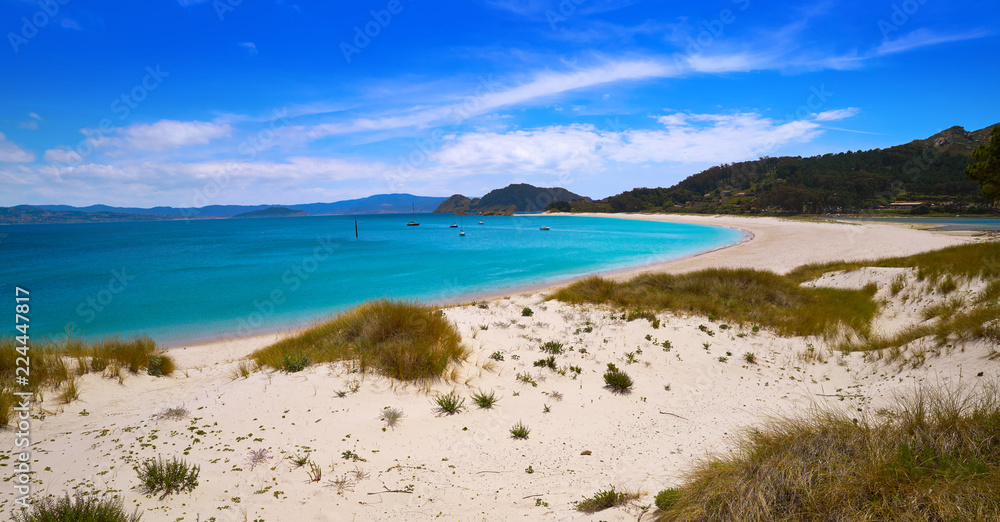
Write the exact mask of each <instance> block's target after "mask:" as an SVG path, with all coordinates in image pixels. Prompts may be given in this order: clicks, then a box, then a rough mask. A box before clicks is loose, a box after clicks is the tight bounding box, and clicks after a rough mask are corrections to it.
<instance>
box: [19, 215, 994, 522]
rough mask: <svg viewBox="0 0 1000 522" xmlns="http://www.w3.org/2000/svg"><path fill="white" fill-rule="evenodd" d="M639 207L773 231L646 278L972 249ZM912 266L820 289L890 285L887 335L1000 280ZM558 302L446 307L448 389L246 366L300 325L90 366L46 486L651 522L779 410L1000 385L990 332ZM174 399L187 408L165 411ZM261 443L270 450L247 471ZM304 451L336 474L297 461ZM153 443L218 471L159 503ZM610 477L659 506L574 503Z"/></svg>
mask: <svg viewBox="0 0 1000 522" xmlns="http://www.w3.org/2000/svg"><path fill="white" fill-rule="evenodd" d="M617 217H621V218H625V219H628V218H634V217H633V216H617ZM638 218H639V219H668V218H669V219H678V220H680V219H684V220H688V219H690V220H692V221H695V222H699V223H703V222H712V223H719V224H722V223H725V224H727V225H728V226H731V227H734V228H744V227H745V228H746V229H748V230H750V231H751V232H752V233H753V234H754V236H753V239H750V240H746V241H743V242H741V243H736V244H733V245H730V246H727V247H724V248H718V249H715V250H712V251H709V252H703V253H700V254H697V255H693V256H689V257H686V258H684V259H679V260H673V261H670V262H667V263H660V264H656V265H653V266H651V267H643V268H632V269H630V270H631V272H633V273H634V272H637V271H639V272H641V271H649V270H664V271H685V270H695V269H701V268H710V267H720V266H744V265H752V266H753V267H754V268H758V269H766V270H773V271H776V272H780V271H787V270H789V269H790V268H788V267H793V268H794V266H798V265H800V264H802V263H803V262H810V261H830V260H836V259H840V258H844V257H847V258H857V259H863V258H866V257H878V254H884V255H883V257H884V256H889V255H896V254H897V253H915V252H919V251H927V250H932V249H935V248H941V247H943V246H948V245H952V244H963V243H967V242H969V241H973V239H972V238H961V237H954V236H949V235H941V234H936V233H933V232H925V231H919V230H908V229H900V228H897V227H890V226H885V225H874V226H867V225H864V226H850V225H843V224H825V223H821V224H816V223H802V222H794V221H781V220H771V219H766V218H764V219H761V220H758V219H756V218H743V219H737V218H711V217H701V216H668V217H664V216H638ZM713 220H714V221H713ZM800 243H801V244H800ZM909 272H910V269H906V268H882V269H863V270H859V271H854V272H848V273H830V274H827V275H825V276H824V277H822V278H820V279H817V280H815V281H812V282H809V283H806V285H816V286H824V287H827V288H860V287H863V286H865V285H867V284H871V283H874V284H875V285H876V286H877V287H878V288H879V290H878V293H877V295H876V296H875V299H876V300H879V301H882V302H885V303H886V305H885V306H886V310H885V313H884V314H883V315H882V316H880V317H879V318H877V319H876V324H875V325H873V327H874V328H878V329H884V328H891V329H894V330H898V328H899V327H900V325H901V324H903V323H906V322H911V323H912V321H913V320H916V321H919V320H920V310H919V309H918V308H916V307H914V305H913V303H914V301H912V300H910V301H908V300H907V299H906V298H905V297H903V295H906V294H909V295H914V296H919V299H920V302H921V304H920V306H921V307H923V306H931V305H934V304H935V303H941V302H944V300H945V299H950V298H963V299H968V300H971V299H973V298H974V296H975V295H977V294H976V292H978V291H979V290H980V289H981V287H977V286H976V283H975V282H974V281H966V282H961V283H959V285H958V287H957V288H956V289H955V290H954V291H953V292H952V293H951V294H950V296H948V297H945V296H944V295H943V294H940V295H933V294H930V295H928V294H925V293H923V290H922V289H923V288H924V287H925V286H926V285H925V283H923V282H921V281H919V280H917V278H916V276H915V275H914V274H910V273H909ZM908 274H909V275H908ZM629 276H630V274H629V272H622V273H619V274H616V275H615V276H614V277H629ZM900 276H904V278H908V279H907V281H908V282H907V286H906V288H904V289H903V290H902V292H901V293H900V295H899V296H898V297H894V296H895V295H896V294H890V289H889V287H890V285H891V284H894V281H896V280H898V278H899V277H900ZM564 284H566V283H565V282H564V283H560V284H559V285H553V286H551V287H549V288H553V287H558V286H561V285H564ZM545 297H546V291H545V289H533V290H529V291H523V292H520V293H513V292H510V293H505V295H504V296H502V297H495V298H492V299H489V300H487V301H486V302H482V301H480V302H479V303H476V304H455V305H451V306H448V307H445V308H443V314H444V315H445V317H446V318H447V319H448V320H449V321H450V322H451V323H452V324H453V325H454V326H455V328H456V330H457V332H458V333H459V335H460V336H461V338H462V343H463V344H464V345H465V346H466V347H467V348H468V349H469V351H470V354H469V356H468V358H467V359H466V360H464V361H463V362H461V363H456V364H453V365H452V366H451V367H450V368H449V370H448V371H447V372H446V374H445V375H446V377H445V378H444V379H442V380H439V381H434V382H427V383H402V382H399V381H394V380H392V379H388V378H385V377H383V376H381V375H378V374H365V373H359V372H357V371H356V369H355V368H354V367H353V366H352V365H351V364H349V363H326V364H313V365H310V366H308V367H306V368H305V369H304V370H303V371H300V372H296V373H285V372H282V371H276V370H265V371H251V372H249V373H246V374H242V373H241V372H240V365H241V363H243V364H245V359H244V358H245V357H246V356H247V355H250V354H251V353H252V352H253V351H255V350H257V349H259V348H263V347H265V346H267V345H268V344H270V343H271V342H273V340H275V339H277V338H280V337H281V336H284V335H289V334H292V333H294V332H293V331H284V332H272V333H268V334H264V335H256V336H253V337H245V338H238V339H226V340H219V341H216V342H213V343H207V344H199V345H188V346H179V347H176V348H172V349H170V356H171V357H172V358H173V359H174V362H175V364H176V368H177V369H176V370H175V371H174V373H173V375H171V376H169V377H152V376H149V375H145V374H137V375H127V376H125V377H124V379H123V380H122V381H121V382H118V381H116V380H115V379H109V378H105V377H104V376H102V375H101V374H96V373H93V372H91V373H86V374H84V375H80V376H78V377H76V378H75V382H76V383H77V386H78V390H80V392H79V394H80V396H79V399H78V400H73V401H71V402H69V403H68V404H62V403H60V402H58V401H56V400H54V396H53V395H54V394H48V393H46V397H45V401H44V402H41V403H39V404H38V406H39V407H41V408H44V415H39V416H38V418H34V420H33V421H32V423H33V424H32V432H33V438H34V439H35V440H37V441H38V442H37V443H36V445H35V446H34V449H33V459H35V460H34V462H33V469H34V470H35V475H34V476H33V478H32V480H33V484H35V486H34V488H35V489H36V490H37V493H36V495H37V496H39V497H42V496H45V495H48V494H52V495H56V496H59V495H61V494H62V493H63V492H70V493H72V492H73V491H77V490H78V488H79V487H80V486H81V485H83V484H86V485H87V486H88V488H90V489H93V490H96V491H99V492H113V493H114V494H115V495H118V496H120V497H121V498H122V499H123V500H124V502H125V506H126V507H127V508H128V509H129V510H131V509H133V508H136V509H138V510H139V511H140V512H143V513H144V514H146V515H147V516H150V517H154V518H156V519H158V520H159V519H164V520H166V519H170V520H178V519H184V520H196V519H198V520H208V519H209V518H210V517H216V519H217V520H220V521H234V520H265V521H268V522H273V521H275V520H286V519H301V520H350V519H352V518H353V519H357V520H430V519H440V520H491V521H492V520H581V521H590V522H597V521H598V520H605V521H608V522H611V521H616V522H625V521H635V520H636V519H637V518H638V519H643V517H642V514H643V513H644V512H645V511H644V510H643V506H648V505H650V504H651V503H652V501H653V496H654V495H656V493H657V491H660V490H662V489H664V488H667V487H671V486H674V485H677V484H678V483H680V482H681V481H683V480H684V473H685V471H686V470H688V469H690V467H691V466H692V465H693V464H695V463H697V462H699V461H702V460H703V459H705V458H707V457H710V456H711V455H716V454H720V453H725V452H727V451H729V450H730V449H731V448H733V443H734V437H735V436H736V435H737V434H739V433H743V432H745V430H747V429H750V428H751V427H753V426H759V425H760V424H761V423H764V422H766V421H767V419H768V418H773V417H774V416H788V415H798V414H801V413H802V412H804V411H807V410H808V409H809V408H815V407H829V408H843V409H845V411H850V412H852V414H854V415H863V416H876V415H879V414H880V410H881V409H882V408H884V407H885V406H886V405H887V404H890V403H891V402H892V400H893V397H894V396H896V394H899V393H906V392H909V391H912V389H913V388H914V387H916V386H919V385H920V383H938V384H940V385H942V386H944V385H951V384H955V383H959V384H965V383H967V382H968V381H969V380H970V379H972V380H974V381H978V380H979V379H982V380H983V381H982V382H987V381H988V380H990V379H1000V359H990V358H989V353H991V352H990V351H989V350H990V349H991V348H992V346H990V345H989V343H988V342H986V341H972V342H968V343H966V344H964V345H962V346H961V349H960V350H959V349H955V350H952V349H950V348H949V349H948V350H941V351H939V352H938V353H937V354H934V355H931V354H928V355H927V361H928V362H927V363H926V364H923V363H921V364H920V365H916V364H909V363H906V362H905V360H903V361H899V360H890V359H886V360H881V359H876V358H874V357H869V355H870V354H865V353H860V352H853V353H842V352H841V351H838V350H836V345H835V344H833V343H832V342H829V343H828V342H826V341H825V340H824V339H823V338H817V337H787V336H779V335H777V334H775V333H774V332H771V331H768V330H767V329H766V328H760V329H756V328H753V326H754V325H751V324H746V325H738V324H732V325H724V324H721V322H720V321H719V320H713V319H711V318H709V317H704V316H700V315H696V314H688V313H675V312H660V313H657V314H655V319H656V321H655V323H654V322H653V321H649V320H646V319H639V320H634V321H628V320H626V319H625V318H624V317H623V316H622V314H621V313H620V311H619V310H613V309H610V308H608V307H606V306H600V305H568V304H565V303H561V302H557V301H547V300H546V299H545ZM466 303H468V301H466ZM524 308H530V309H531V310H532V311H533V313H531V314H524V313H523V310H524ZM879 331H884V330H879ZM547 342H557V343H560V346H561V349H560V351H559V353H558V354H553V355H552V357H556V359H555V364H556V367H555V368H552V367H551V366H550V367H546V366H543V365H539V364H538V361H537V360H538V359H539V358H542V360H544V358H545V357H546V356H547V355H549V354H548V353H545V352H543V351H542V350H541V349H540V347H541V346H543V345H544V344H545V343H547ZM918 348H920V347H918ZM748 355H752V356H753V357H752V358H751V357H749V356H748ZM751 359H752V362H751ZM70 364H72V363H70ZM608 364H615V365H617V366H618V367H620V368H621V369H623V370H624V371H626V372H627V373H628V374H629V376H631V378H632V379H633V380H634V386H633V388H632V390H631V393H628V394H613V393H611V392H610V391H608V390H607V389H605V382H604V380H603V378H602V374H603V373H604V372H605V371H606V369H607V367H608ZM560 370H561V371H560ZM577 370H578V371H577ZM977 374H978V376H976V377H971V376H973V375H977ZM963 379H964V380H963ZM845 390H846V391H845ZM451 392H454V393H457V394H458V395H460V396H461V397H462V398H463V399H465V400H466V405H465V410H464V411H462V412H460V413H458V414H455V415H444V414H442V413H440V412H439V411H437V410H436V409H435V407H434V406H435V403H434V399H435V397H440V396H441V395H444V394H448V393H451ZM477 392H483V393H495V394H496V397H497V398H498V399H499V400H498V402H497V403H496V405H495V406H494V407H492V408H490V409H479V408H477V407H476V404H475V403H474V402H473V401H471V400H469V399H470V398H471V397H472V395H473V394H475V393H477ZM387 408H395V409H397V410H399V411H400V412H402V413H403V415H404V417H403V418H402V420H401V422H399V424H398V425H393V426H390V425H388V424H386V423H385V422H383V421H381V420H380V413H381V412H383V411H384V410H385V409H387ZM171 409H173V410H183V411H185V412H186V416H183V417H182V418H179V419H172V418H168V417H166V416H165V415H166V414H165V412H166V411H168V410H171ZM853 412H857V413H853ZM516 424H523V425H525V426H527V427H529V428H530V436H528V438H527V439H514V438H512V436H511V433H510V429H511V427H512V426H514V425H516ZM264 450H266V453H263V454H262V455H263V458H264V459H265V462H266V464H264V465H260V466H257V467H253V466H251V465H249V464H248V462H249V460H250V455H252V454H261V453H260V452H261V451H264ZM303 456H305V457H307V458H308V459H309V461H310V462H311V463H312V464H313V465H315V466H316V468H313V469H319V470H320V471H322V473H323V476H322V478H321V479H319V478H317V479H316V480H311V477H309V476H308V475H307V472H308V471H310V467H309V466H305V467H296V465H294V464H293V463H292V459H293V457H295V458H301V457H303ZM156 457H163V458H167V459H169V458H172V457H179V458H183V459H185V460H187V461H188V462H189V463H192V464H197V465H199V466H200V467H201V468H200V469H201V471H200V473H201V475H200V477H199V481H200V484H199V485H198V487H197V488H196V489H195V490H194V491H192V492H190V493H181V494H175V495H171V496H170V497H168V498H165V499H162V500H161V499H158V498H157V497H156V496H155V495H147V494H144V493H143V492H142V491H141V490H140V489H138V487H137V482H136V474H135V472H134V471H133V467H134V466H135V465H136V463H137V462H141V461H142V460H144V459H148V458H156ZM307 479H310V480H307ZM338 484H339V485H338ZM609 486H613V487H616V488H619V490H629V491H635V492H637V493H639V494H641V498H640V499H639V500H638V501H637V502H634V503H631V504H629V505H626V506H622V507H617V508H612V509H608V510H605V511H601V512H599V513H595V514H584V513H581V512H579V511H577V509H576V504H575V503H576V502H578V501H580V500H581V499H582V498H584V497H589V496H592V495H594V494H595V493H597V492H598V491H602V490H607V488H608V487H609ZM84 489H87V488H84ZM13 508H14V504H13V492H12V490H7V491H5V492H0V513H3V514H9V512H10V510H11V509H13ZM144 518H145V517H144Z"/></svg>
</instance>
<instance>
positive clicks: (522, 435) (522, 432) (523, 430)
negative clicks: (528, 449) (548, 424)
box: [510, 421, 531, 439]
mask: <svg viewBox="0 0 1000 522" xmlns="http://www.w3.org/2000/svg"><path fill="white" fill-rule="evenodd" d="M530 433H531V429H530V428H528V427H527V426H525V425H524V423H523V422H521V421H517V424H515V425H513V426H511V428H510V436H511V437H513V438H515V439H526V438H528V434H530Z"/></svg>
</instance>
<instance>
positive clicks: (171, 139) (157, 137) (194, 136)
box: [111, 120, 232, 151]
mask: <svg viewBox="0 0 1000 522" xmlns="http://www.w3.org/2000/svg"><path fill="white" fill-rule="evenodd" d="M118 133H119V134H120V135H121V137H122V141H123V142H124V145H125V146H127V147H128V148H132V149H137V150H144V151H163V150H170V149H176V148H179V147H187V146H191V145H204V144H206V143H208V142H210V141H212V140H214V139H216V138H222V137H227V136H230V135H231V134H232V127H230V126H229V125H228V124H216V123H209V122H204V121H176V120H160V121H158V122H156V123H150V124H146V123H139V124H136V125H132V126H130V127H125V128H124V129H121V130H119V132H118ZM111 143H112V144H113V142H111Z"/></svg>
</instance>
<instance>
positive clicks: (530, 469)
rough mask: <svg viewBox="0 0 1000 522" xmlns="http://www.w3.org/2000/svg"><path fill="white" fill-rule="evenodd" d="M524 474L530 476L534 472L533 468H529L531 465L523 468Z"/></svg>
mask: <svg viewBox="0 0 1000 522" xmlns="http://www.w3.org/2000/svg"><path fill="white" fill-rule="evenodd" d="M524 472H525V473H527V474H529V475H531V474H532V473H534V472H535V468H533V467H531V465H530V464H529V465H528V467H526V468H524Z"/></svg>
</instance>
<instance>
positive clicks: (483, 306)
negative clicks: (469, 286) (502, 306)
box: [476, 301, 490, 310]
mask: <svg viewBox="0 0 1000 522" xmlns="http://www.w3.org/2000/svg"><path fill="white" fill-rule="evenodd" d="M476 306H477V307H479V308H481V309H483V310H486V309H487V308H489V307H490V305H489V304H487V303H486V302H485V301H483V302H482V303H478V304H477V305H476Z"/></svg>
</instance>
